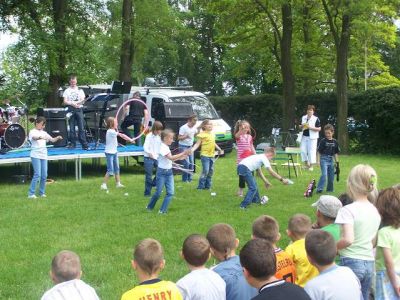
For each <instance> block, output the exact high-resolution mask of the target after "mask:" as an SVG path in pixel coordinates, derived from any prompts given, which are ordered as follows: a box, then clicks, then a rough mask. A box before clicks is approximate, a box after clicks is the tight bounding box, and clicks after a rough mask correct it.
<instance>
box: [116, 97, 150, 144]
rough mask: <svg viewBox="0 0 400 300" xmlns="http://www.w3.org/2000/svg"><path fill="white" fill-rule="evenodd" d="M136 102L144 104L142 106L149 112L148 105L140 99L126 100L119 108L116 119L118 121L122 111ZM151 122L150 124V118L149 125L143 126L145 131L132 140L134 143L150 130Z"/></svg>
mask: <svg viewBox="0 0 400 300" xmlns="http://www.w3.org/2000/svg"><path fill="white" fill-rule="evenodd" d="M135 101H136V102H140V103H142V104H143V105H144V107H145V109H146V110H147V111H149V108H148V107H147V105H146V103H145V102H143V101H142V100H140V99H136V98H131V99H128V100H126V101H125V102H124V103H122V105H121V106H120V107H119V108H118V110H117V113H116V115H115V119H116V120H117V121H118V116H119V113H120V111H121V109H122V108H124V107H125V106H126V105H127V104H129V103H131V102H135ZM149 122H150V118H149V119H148V120H147V123H146V124H143V126H144V128H143V130H142V131H141V132H140V134H139V135H138V136H136V137H134V138H133V139H132V141H136V140H137V139H139V138H140V137H141V136H142V135H143V134H144V133H145V132H146V130H147V129H148V128H149Z"/></svg>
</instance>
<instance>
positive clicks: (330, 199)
mask: <svg viewBox="0 0 400 300" xmlns="http://www.w3.org/2000/svg"><path fill="white" fill-rule="evenodd" d="M311 206H313V207H316V208H317V209H318V210H319V211H320V212H321V214H323V215H324V216H327V217H329V218H336V216H337V214H338V211H339V209H341V208H342V202H340V200H339V199H338V198H336V197H335V196H330V195H322V196H321V197H319V199H318V201H317V202H315V203H313V204H311Z"/></svg>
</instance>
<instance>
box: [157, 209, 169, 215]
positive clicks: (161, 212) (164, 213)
mask: <svg viewBox="0 0 400 300" xmlns="http://www.w3.org/2000/svg"><path fill="white" fill-rule="evenodd" d="M158 214H160V215H166V214H167V212H166V211H162V210H159V211H158Z"/></svg>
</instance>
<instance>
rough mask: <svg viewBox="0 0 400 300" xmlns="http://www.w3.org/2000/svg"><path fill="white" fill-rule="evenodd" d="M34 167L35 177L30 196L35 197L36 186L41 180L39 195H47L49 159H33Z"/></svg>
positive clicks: (30, 188)
mask: <svg viewBox="0 0 400 300" xmlns="http://www.w3.org/2000/svg"><path fill="white" fill-rule="evenodd" d="M31 161H32V167H33V177H32V181H31V186H30V187H29V196H32V195H35V191H36V184H37V182H38V180H39V179H40V185H39V195H44V194H45V189H46V179H47V159H40V158H36V157H31Z"/></svg>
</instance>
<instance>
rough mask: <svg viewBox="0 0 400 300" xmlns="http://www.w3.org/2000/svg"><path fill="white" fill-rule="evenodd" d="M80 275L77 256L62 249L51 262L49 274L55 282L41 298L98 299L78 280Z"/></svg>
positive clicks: (89, 287) (43, 299)
mask: <svg viewBox="0 0 400 300" xmlns="http://www.w3.org/2000/svg"><path fill="white" fill-rule="evenodd" d="M81 275H82V270H81V262H80V259H79V256H78V255H77V254H76V253H74V252H72V251H68V250H63V251H61V252H59V253H58V254H57V255H56V256H54V258H53V260H52V262H51V271H50V276H51V279H52V280H53V282H54V283H55V284H56V285H55V286H54V287H53V288H51V289H50V290H48V291H47V292H46V293H44V295H43V296H42V298H41V300H54V299H63V300H75V299H85V300H99V297H98V296H97V294H96V291H95V290H94V289H93V288H92V287H91V286H90V285H88V284H86V283H85V282H83V281H82V280H80V278H81Z"/></svg>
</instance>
